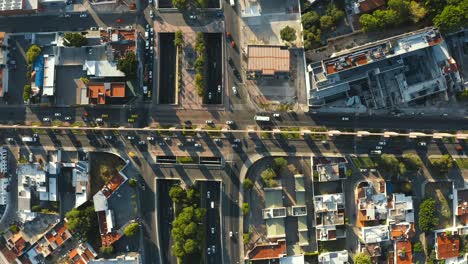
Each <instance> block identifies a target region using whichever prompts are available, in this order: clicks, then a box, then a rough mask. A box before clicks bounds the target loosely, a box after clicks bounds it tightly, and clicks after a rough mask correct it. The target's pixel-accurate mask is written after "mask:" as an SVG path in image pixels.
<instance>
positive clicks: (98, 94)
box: [88, 82, 125, 104]
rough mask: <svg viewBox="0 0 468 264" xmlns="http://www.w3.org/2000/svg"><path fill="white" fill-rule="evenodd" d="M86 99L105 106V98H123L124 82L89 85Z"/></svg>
mask: <svg viewBox="0 0 468 264" xmlns="http://www.w3.org/2000/svg"><path fill="white" fill-rule="evenodd" d="M88 97H89V98H90V99H91V100H90V102H92V103H95V104H105V103H106V98H107V97H110V98H124V97H125V83H124V82H112V83H109V82H106V83H89V84H88Z"/></svg>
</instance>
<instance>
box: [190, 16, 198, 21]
mask: <svg viewBox="0 0 468 264" xmlns="http://www.w3.org/2000/svg"><path fill="white" fill-rule="evenodd" d="M189 18H190V19H192V20H195V19H197V15H190V16H189Z"/></svg>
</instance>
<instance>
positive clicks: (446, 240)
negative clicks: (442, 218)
mask: <svg viewBox="0 0 468 264" xmlns="http://www.w3.org/2000/svg"><path fill="white" fill-rule="evenodd" d="M452 232H453V230H451V229H447V230H436V231H435V232H434V236H435V252H436V259H437V260H443V259H452V258H457V257H458V254H459V252H460V238H459V236H458V234H456V235H453V234H452Z"/></svg>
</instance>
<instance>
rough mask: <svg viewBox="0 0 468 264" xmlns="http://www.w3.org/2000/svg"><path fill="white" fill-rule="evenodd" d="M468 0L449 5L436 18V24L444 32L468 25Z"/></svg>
mask: <svg viewBox="0 0 468 264" xmlns="http://www.w3.org/2000/svg"><path fill="white" fill-rule="evenodd" d="M467 8H468V0H464V1H463V2H461V3H460V4H459V5H448V6H446V7H445V8H444V10H443V11H442V13H440V14H438V15H437V16H436V17H435V18H434V25H435V26H436V27H437V28H439V29H440V30H441V31H443V32H453V31H457V30H459V29H461V28H463V27H465V26H467V25H468V10H466V9H467Z"/></svg>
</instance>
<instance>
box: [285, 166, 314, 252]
mask: <svg viewBox="0 0 468 264" xmlns="http://www.w3.org/2000/svg"><path fill="white" fill-rule="evenodd" d="M294 186H295V194H296V204H295V205H294V206H291V207H289V208H288V211H289V215H290V216H293V217H297V235H298V238H299V246H308V245H309V236H308V233H309V228H308V226H307V206H306V196H305V195H306V194H305V185H304V175H303V174H296V175H294Z"/></svg>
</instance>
